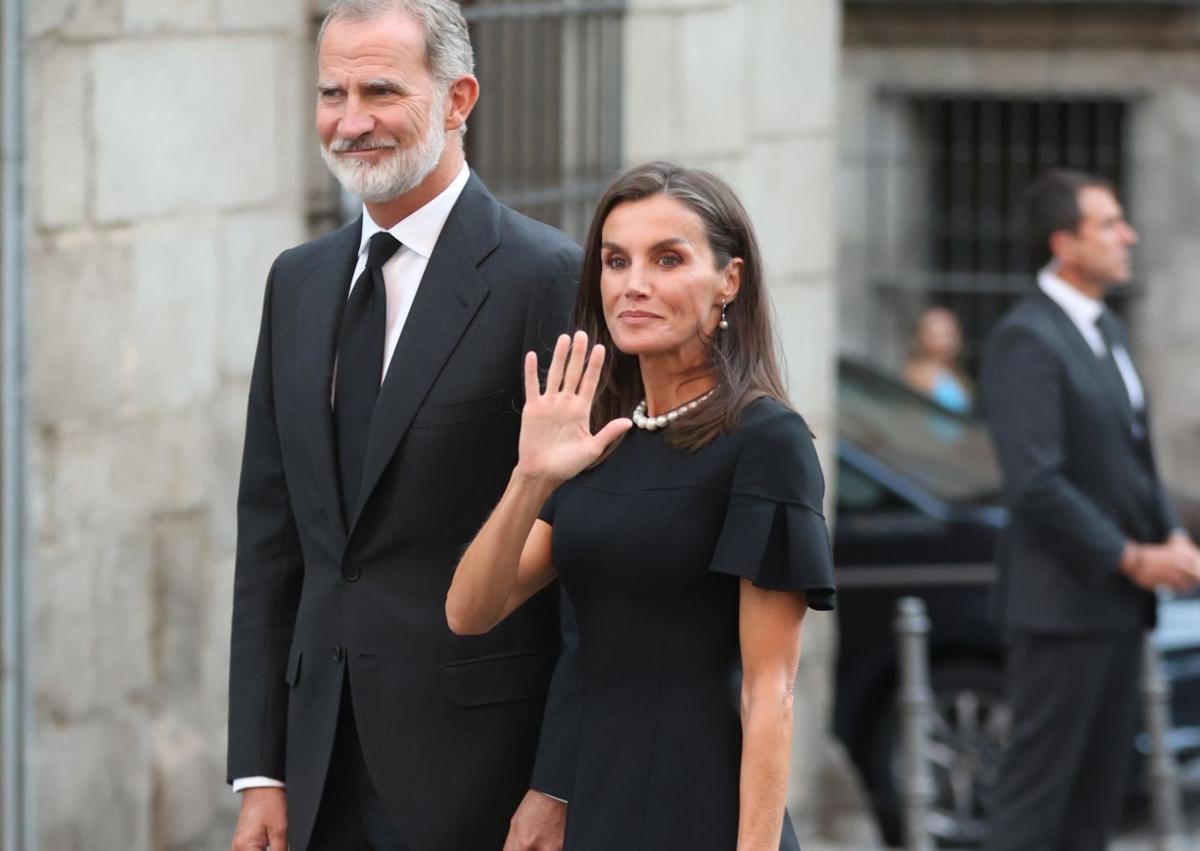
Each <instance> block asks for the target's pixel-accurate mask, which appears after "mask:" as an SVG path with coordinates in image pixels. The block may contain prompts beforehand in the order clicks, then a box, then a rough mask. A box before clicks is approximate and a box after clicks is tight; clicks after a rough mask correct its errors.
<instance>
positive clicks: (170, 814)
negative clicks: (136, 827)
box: [152, 716, 233, 848]
mask: <svg viewBox="0 0 1200 851" xmlns="http://www.w3.org/2000/svg"><path fill="white" fill-rule="evenodd" d="M152 740H153V759H154V763H153V775H152V777H153V779H152V784H153V801H154V812H153V815H152V818H153V824H154V831H153V832H154V838H155V841H156V845H157V846H158V847H160V848H173V847H176V846H179V845H184V844H187V843H189V842H194V841H196V840H197V839H200V838H201V837H203V836H204V834H205V832H206V831H207V829H208V828H209V825H210V823H211V822H212V818H213V815H214V814H215V813H216V812H217V809H218V796H224V795H228V794H229V792H228V790H227V789H226V788H225V787H224V784H222V783H219V782H216V781H214V777H220V776H221V774H222V770H221V769H220V768H218V767H217V765H215V764H214V763H215V757H216V751H217V748H216V747H215V745H216V743H215V742H214V741H213V740H212V739H211V737H210V736H209V731H208V730H205V729H202V728H200V727H197V726H195V725H192V724H188V723H186V722H184V721H182V720H180V719H179V718H177V717H173V716H167V717H163V718H159V719H157V720H156V721H155V723H154V727H153V733H152ZM214 769H215V770H214ZM232 830H233V829H232V822H231V823H230V826H229V827H228V831H229V833H230V834H232Z"/></svg>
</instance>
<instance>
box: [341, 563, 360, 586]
mask: <svg viewBox="0 0 1200 851" xmlns="http://www.w3.org/2000/svg"><path fill="white" fill-rule="evenodd" d="M360 576H362V573H361V572H360V571H359V569H358V568H357V567H356V566H355V565H353V564H343V565H342V579H345V580H346V581H347V582H357V581H358V577H360Z"/></svg>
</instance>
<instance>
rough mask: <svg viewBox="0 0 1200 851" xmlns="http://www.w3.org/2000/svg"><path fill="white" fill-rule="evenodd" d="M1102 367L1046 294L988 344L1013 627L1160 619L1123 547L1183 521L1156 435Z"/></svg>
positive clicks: (1000, 596)
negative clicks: (1171, 498)
mask: <svg viewBox="0 0 1200 851" xmlns="http://www.w3.org/2000/svg"><path fill="white" fill-rule="evenodd" d="M1127 348H1128V347H1127ZM1105 369H1108V367H1107V366H1106V365H1105V364H1104V363H1103V362H1102V361H1101V360H1100V359H1098V358H1097V357H1096V355H1095V354H1094V353H1093V352H1092V350H1091V348H1090V347H1089V346H1088V344H1087V342H1086V341H1085V340H1084V338H1083V336H1082V335H1081V334H1080V333H1079V330H1078V329H1077V328H1076V327H1075V325H1074V324H1073V323H1072V322H1071V320H1070V318H1069V317H1068V316H1067V314H1066V313H1065V312H1064V311H1063V310H1062V309H1061V308H1060V307H1059V306H1058V305H1057V304H1055V303H1054V301H1053V300H1052V299H1050V298H1049V297H1048V296H1046V295H1045V294H1043V293H1042V292H1041V291H1040V290H1039V291H1037V292H1036V293H1034V294H1032V295H1030V296H1028V297H1027V298H1025V299H1024V300H1022V301H1021V302H1020V303H1018V304H1017V305H1016V306H1015V307H1014V308H1013V309H1012V310H1011V311H1010V312H1009V313H1008V314H1007V315H1005V317H1004V318H1003V319H1001V320H1000V322H999V323H998V324H997V325H996V327H995V328H994V329H993V331H992V333H991V335H990V336H989V338H988V342H987V345H986V348H985V352H984V360H983V374H982V377H981V382H980V383H981V389H982V391H983V404H984V412H985V414H986V416H987V419H988V422H989V424H990V426H991V433H992V439H993V441H994V443H995V445H996V448H997V450H998V452H999V456H1000V464H1001V466H1002V468H1003V471H1004V484H1005V497H1006V501H1007V503H1008V507H1009V509H1010V512H1011V515H1010V521H1009V526H1008V529H1007V530H1006V532H1005V535H1004V538H1003V540H1002V542H1001V547H1000V581H999V583H998V585H997V588H996V597H995V604H996V605H995V610H996V614H997V616H998V619H999V622H1000V624H1001V626H1002V627H1003V628H1004V629H1005V630H1006V631H1008V632H1012V631H1024V632H1049V633H1103V634H1115V633H1123V632H1131V631H1136V630H1139V629H1142V628H1145V627H1146V626H1148V625H1151V624H1153V622H1154V596H1153V595H1152V594H1150V593H1148V592H1145V591H1142V590H1141V589H1139V588H1137V587H1136V586H1134V585H1133V584H1132V583H1130V582H1129V581H1128V580H1127V579H1126V578H1125V576H1124V575H1123V574H1122V573H1121V572H1120V570H1119V563H1120V559H1121V552H1122V550H1123V548H1124V546H1125V542H1126V541H1127V540H1134V541H1139V542H1159V541H1162V540H1163V539H1164V538H1165V537H1166V535H1167V534H1168V533H1169V532H1170V530H1171V529H1172V528H1174V527H1176V526H1178V525H1179V524H1178V518H1177V517H1176V515H1175V513H1174V511H1173V509H1172V508H1171V505H1170V503H1169V502H1168V500H1167V497H1166V495H1165V493H1164V491H1163V487H1162V484H1161V482H1160V481H1159V478H1158V474H1157V471H1156V470H1155V465H1154V457H1153V452H1152V450H1151V446H1150V441H1149V437H1148V435H1147V436H1146V437H1144V438H1139V437H1137V436H1135V433H1134V431H1135V430H1134V427H1133V420H1132V417H1131V414H1130V411H1129V406H1128V403H1127V402H1125V401H1123V400H1122V398H1121V396H1120V395H1119V394H1121V393H1123V392H1124V390H1123V389H1122V388H1121V386H1120V385H1118V384H1117V383H1116V382H1115V381H1114V380H1113V379H1112V377H1111V373H1105V372H1104V370H1105Z"/></svg>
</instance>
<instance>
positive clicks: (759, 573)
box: [709, 404, 835, 609]
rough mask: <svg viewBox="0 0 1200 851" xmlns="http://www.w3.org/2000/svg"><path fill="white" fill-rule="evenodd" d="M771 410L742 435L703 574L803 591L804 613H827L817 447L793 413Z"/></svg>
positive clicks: (829, 561)
mask: <svg viewBox="0 0 1200 851" xmlns="http://www.w3.org/2000/svg"><path fill="white" fill-rule="evenodd" d="M771 407H772V411H771V413H770V414H769V416H767V417H765V418H757V417H756V419H757V420H758V421H757V422H754V423H751V424H748V425H746V426H743V428H742V434H743V441H742V446H741V450H740V452H739V455H738V459H737V462H736V467H735V468H734V473H733V483H732V486H731V488H730V496H729V509H728V511H727V513H726V515H725V522H724V525H723V526H722V527H721V534H720V537H719V538H718V539H717V547H716V551H715V552H714V553H713V559H712V563H711V564H710V566H709V569H710V570H712V571H715V572H717V573H724V574H729V575H732V576H740V577H744V578H746V579H749V580H750V581H752V582H753V583H754V584H755V585H757V586H759V587H760V588H766V589H769V590H772V591H803V592H805V596H806V599H807V602H808V605H809V606H810V607H811V608H813V609H832V608H833V604H834V598H835V595H834V585H833V556H832V552H831V550H830V544H829V530H828V528H827V527H826V525H825V516H824V514H823V513H822V508H821V506H822V499H823V497H824V494H825V480H824V478H823V477H822V475H821V466H820V464H819V463H818V461H817V452H816V448H815V447H814V446H813V441H812V435H811V434H810V433H809V431H808V426H807V425H806V424H805V422H804V420H803V419H802V418H801V417H800V415H799V414H797V413H795V412H793V411H791V410H788V409H785V408H783V407H782V406H777V405H774V404H772V406H771ZM747 413H748V414H749V413H750V412H749V411H748V412H747Z"/></svg>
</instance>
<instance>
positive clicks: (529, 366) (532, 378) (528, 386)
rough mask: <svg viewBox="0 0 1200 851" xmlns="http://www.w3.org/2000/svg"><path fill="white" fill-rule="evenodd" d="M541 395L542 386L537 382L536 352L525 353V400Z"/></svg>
mask: <svg viewBox="0 0 1200 851" xmlns="http://www.w3.org/2000/svg"><path fill="white" fill-rule="evenodd" d="M540 395H542V386H541V384H539V383H538V374H537V352H526V353H525V401H526V402H528V401H529V400H530V399H536V398H537V397H538V396H540Z"/></svg>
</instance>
